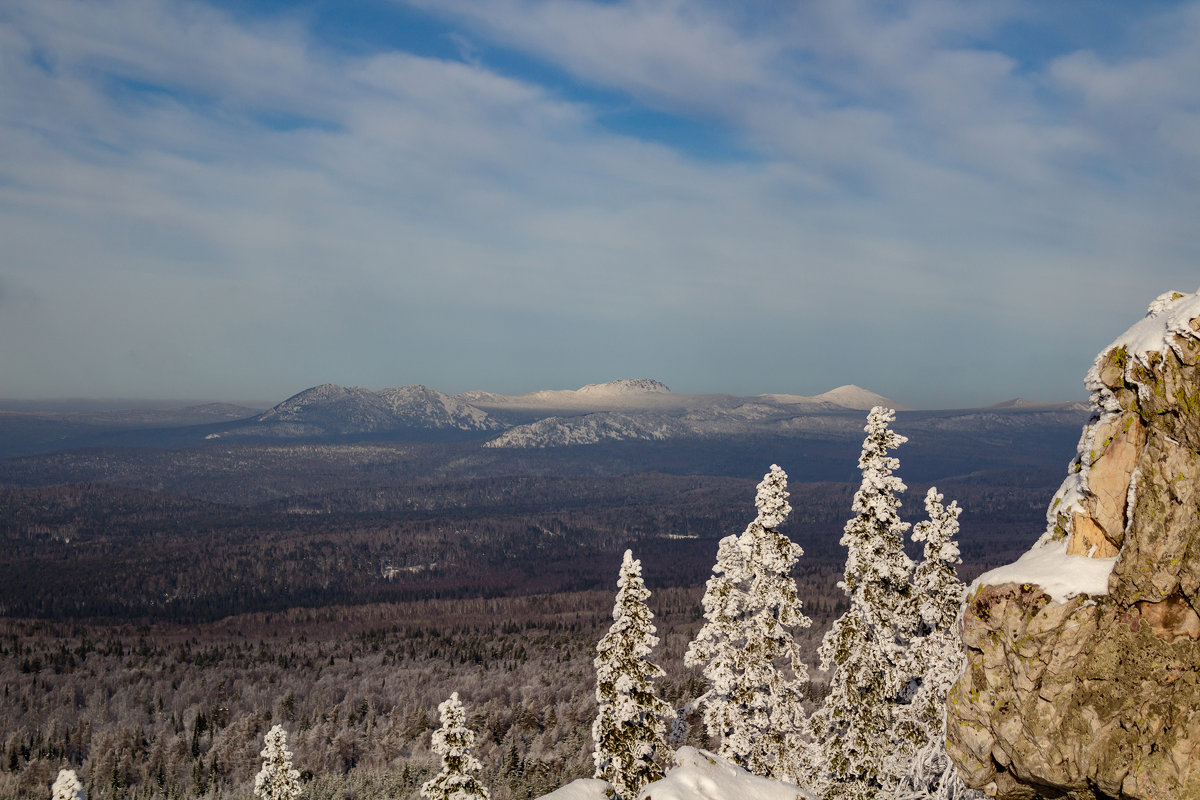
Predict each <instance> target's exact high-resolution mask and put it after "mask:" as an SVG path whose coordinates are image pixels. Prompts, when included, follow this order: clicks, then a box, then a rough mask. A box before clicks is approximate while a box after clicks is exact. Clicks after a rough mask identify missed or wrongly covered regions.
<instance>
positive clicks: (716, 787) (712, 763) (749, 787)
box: [555, 747, 811, 800]
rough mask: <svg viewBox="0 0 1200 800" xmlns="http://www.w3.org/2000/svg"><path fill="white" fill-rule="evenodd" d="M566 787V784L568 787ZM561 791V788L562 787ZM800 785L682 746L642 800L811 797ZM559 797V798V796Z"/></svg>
mask: <svg viewBox="0 0 1200 800" xmlns="http://www.w3.org/2000/svg"><path fill="white" fill-rule="evenodd" d="M564 788H566V787H564ZM560 791H561V790H560ZM810 798H811V795H809V794H808V792H806V791H804V790H803V789H801V788H800V787H798V786H793V785H792V784H790V783H783V782H782V781H773V780H770V779H769V778H760V777H759V776H757V775H751V774H750V773H749V772H746V770H744V769H742V768H741V767H739V766H737V765H736V764H733V763H732V762H729V761H726V760H725V759H723V758H721V757H720V756H718V755H714V754H713V753H710V752H708V751H707V750H697V749H696V748H695V747H681V748H679V751H678V752H677V753H676V754H675V766H674V767H673V768H672V769H671V771H670V772H668V773H667V776H666V777H665V778H663V779H662V780H661V781H655V782H654V783H651V784H649V785H648V786H646V787H645V788H643V789H642V791H641V793H640V794H639V795H638V800H810ZM555 800H559V798H557V797H556V798H555Z"/></svg>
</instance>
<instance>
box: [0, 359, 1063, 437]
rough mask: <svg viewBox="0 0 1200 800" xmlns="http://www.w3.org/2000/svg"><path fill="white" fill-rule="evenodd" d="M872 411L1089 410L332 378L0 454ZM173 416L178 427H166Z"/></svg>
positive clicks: (730, 429) (795, 429) (821, 421)
mask: <svg viewBox="0 0 1200 800" xmlns="http://www.w3.org/2000/svg"><path fill="white" fill-rule="evenodd" d="M875 405H884V406H888V407H891V408H896V409H897V410H899V411H901V412H902V413H904V414H906V420H905V424H906V426H907V427H908V429H912V428H913V427H914V426H916V427H918V428H922V429H925V430H928V431H931V432H932V431H944V432H960V433H962V432H967V433H972V435H973V434H974V432H989V435H994V436H996V437H1000V439H1003V438H1004V437H1005V436H1007V435H1009V433H1010V432H1012V431H1014V430H1017V429H1025V430H1028V429H1030V426H1036V425H1039V424H1046V425H1051V426H1053V425H1059V424H1064V422H1065V423H1066V424H1068V425H1074V424H1079V421H1080V419H1079V418H1080V415H1081V414H1083V413H1084V412H1083V410H1082V409H1084V408H1085V407H1084V406H1082V405H1081V404H1078V403H1062V404H1043V403H1028V402H1027V401H1024V400H1020V399H1014V400H1008V401H1005V402H1003V403H998V404H996V405H993V406H988V407H986V408H980V409H960V410H955V411H912V410H906V409H905V407H904V406H901V405H900V404H898V403H896V402H894V401H892V400H890V399H889V398H886V397H883V396H882V395H879V394H877V393H875V392H872V391H870V390H868V389H864V388H862V387H859V386H854V385H852V384H851V385H846V386H839V387H837V388H835V389H831V390H829V391H827V392H824V393H822V394H817V395H812V396H805V395H793V394H762V395H757V396H736V395H728V394H681V393H677V392H673V391H671V389H670V387H669V386H667V385H666V384H665V383H663V382H662V381H658V380H654V379H652V378H635V379H620V380H612V381H607V382H602V383H591V384H587V385H585V386H581V387H580V388H578V389H544V390H540V391H535V392H529V393H526V394H520V395H503V394H497V393H494V392H486V391H471V392H464V393H462V394H458V395H449V394H446V393H444V392H440V391H437V390H436V389H431V388H429V387H427V386H422V385H419V384H418V385H409V386H398V387H394V388H388V389H382V390H380V391H372V390H370V389H366V388H363V387H361V386H350V387H347V386H340V385H337V384H333V383H325V384H321V385H319V386H313V387H311V388H309V389H305V390H304V391H302V392H298V393H296V394H294V395H292V396H291V397H289V398H287V399H286V400H283V401H282V402H280V403H278V404H276V405H275V406H274V407H273V408H270V409H268V410H267V411H264V412H256V411H255V410H253V409H247V408H244V407H239V406H224V405H218V404H213V405H209V406H203V407H199V408H192V409H186V410H175V411H171V412H170V413H169V414H165V412H137V413H132V414H127V413H125V412H117V413H115V414H111V415H110V414H94V415H88V416H89V417H91V419H89V420H88V422H89V423H90V425H89V426H82V427H81V425H80V422H81V420H80V419H79V416H76V415H66V414H63V415H54V414H45V415H36V416H34V415H22V414H7V415H5V414H0V455H4V454H5V448H6V447H7V454H10V455H11V454H17V453H20V452H36V451H44V450H46V449H55V448H62V447H70V446H94V445H96V444H117V443H121V442H125V441H129V442H134V441H136V442H137V443H139V444H151V443H155V442H160V443H162V444H163V445H165V446H181V445H186V444H189V443H195V442H198V441H204V440H208V441H254V440H266V441H329V440H334V441H345V440H356V441H362V440H371V439H393V440H405V439H412V440H460V441H462V440H474V441H479V442H481V444H482V446H484V447H486V448H490V449H496V448H500V449H510V448H511V449H529V448H535V449H542V448H555V447H573V446H581V445H594V444H599V443H602V442H666V441H696V440H700V439H716V438H739V437H743V438H744V437H748V436H749V437H763V436H765V437H786V438H803V439H821V440H827V441H832V440H839V441H851V440H856V439H859V438H861V435H862V425H863V417H864V412H865V411H866V410H867V409H869V408H871V407H872V406H875ZM159 414H165V415H164V416H162V417H159V416H158V415H159ZM109 416H111V417H112V419H111V420H106V419H101V417H109ZM118 419H119V420H121V421H122V424H121V425H117V423H116V420H118ZM172 421H174V423H175V427H173V428H172V427H166V426H169V425H170V424H171V422H172ZM96 426H99V427H96ZM133 426H139V429H138V430H134V429H133ZM141 426H144V427H141ZM160 426H162V427H160ZM122 437H124V438H122ZM9 440H11V441H9ZM76 443H77V444H76Z"/></svg>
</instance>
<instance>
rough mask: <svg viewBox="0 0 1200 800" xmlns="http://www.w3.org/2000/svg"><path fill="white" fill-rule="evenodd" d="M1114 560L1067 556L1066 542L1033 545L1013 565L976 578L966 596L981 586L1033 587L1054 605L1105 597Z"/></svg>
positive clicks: (998, 568)
mask: <svg viewBox="0 0 1200 800" xmlns="http://www.w3.org/2000/svg"><path fill="white" fill-rule="evenodd" d="M1116 563H1117V557H1113V558H1088V557H1087V556H1069V555H1067V540H1066V539H1062V540H1060V541H1057V542H1048V543H1046V544H1038V545H1035V546H1034V547H1033V548H1032V549H1031V550H1030V551H1029V552H1028V553H1026V554H1025V555H1023V556H1021V557H1020V558H1018V559H1017V560H1016V561H1014V562H1013V563H1011V564H1009V565H1007V566H1004V567H997V568H996V569H994V570H991V571H990V572H985V573H983V574H982V575H980V576H979V577H978V578H976V579H975V580H974V581H973V582H972V583H971V586H970V589H969V590H968V592H967V594H968V596H969V595H970V594H971V593H973V592H974V591H975V590H976V589H978V588H979V587H981V586H999V585H1001V584H1004V583H1035V584H1037V585H1038V586H1040V587H1041V588H1042V591H1044V592H1045V593H1046V594H1048V595H1050V597H1051V599H1053V600H1054V602H1056V603H1063V602H1066V601H1067V600H1068V599H1070V598H1072V597H1075V596H1076V595H1081V594H1086V595H1091V596H1093V597H1096V596H1099V595H1106V594H1108V576H1109V575H1111V574H1112V571H1113V567H1115V566H1116Z"/></svg>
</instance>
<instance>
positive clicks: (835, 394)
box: [812, 383, 911, 411]
mask: <svg viewBox="0 0 1200 800" xmlns="http://www.w3.org/2000/svg"><path fill="white" fill-rule="evenodd" d="M812 399H813V400H816V401H824V402H827V403H833V404H834V405H839V406H841V407H842V408H852V409H855V410H857V411H870V410H871V409H872V408H874V407H875V406H885V407H887V408H892V409H895V410H897V411H911V409H910V408H908V407H907V406H902V405H900V404H899V403H897V402H896V401H895V400H889V399H888V398H886V397H884V396H883V395H881V394H876V393H875V392H872V391H870V390H868V389H864V388H862V387H861V386H855V385H854V384H852V383H848V384H846V385H845V386H839V387H837V388H836V389H830V390H829V391H828V392H825V393H824V394H819V395H817V396H816V397H814V398H812Z"/></svg>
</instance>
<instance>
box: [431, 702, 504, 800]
mask: <svg viewBox="0 0 1200 800" xmlns="http://www.w3.org/2000/svg"><path fill="white" fill-rule="evenodd" d="M438 715H439V716H440V717H441V720H442V726H441V727H440V728H438V729H437V730H436V731H434V732H433V737H432V743H431V744H432V747H433V752H435V753H437V754H438V755H439V756H441V757H442V771H441V772H439V773H438V774H437V775H435V776H434V777H433V778H432V779H431V780H428V781H426V782H425V783H424V784H423V785H422V786H421V796H422V797H424V798H426V800H469V798H472V797H480V798H484V800H487V797H488V790H487V789H486V788H485V787H484V785H483V784H482V783H480V782H479V779H478V778H476V777H475V775H474V773H476V772H478V771H479V770H480V769H481V768H482V767H483V765H482V764H480V763H479V759H477V758H475V756H474V755H472V754H471V747H472V746H474V744H475V733H474V732H473V731H472V730H471V729H470V728H468V727H467V721H466V720H467V715H466V712H465V711H464V710H463V705H462V703H460V702H459V700H458V692H455V693H454V694H452V695H450V699H449V700H447V701H446V702H444V703H442V704H441V705H440V706H438Z"/></svg>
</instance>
